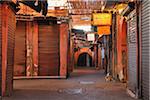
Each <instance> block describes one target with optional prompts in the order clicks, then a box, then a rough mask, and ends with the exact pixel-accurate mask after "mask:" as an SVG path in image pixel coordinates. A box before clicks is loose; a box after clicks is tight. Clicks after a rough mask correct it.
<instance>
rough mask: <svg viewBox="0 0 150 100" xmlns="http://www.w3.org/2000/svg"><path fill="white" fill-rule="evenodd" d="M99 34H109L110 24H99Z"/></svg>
mask: <svg viewBox="0 0 150 100" xmlns="http://www.w3.org/2000/svg"><path fill="white" fill-rule="evenodd" d="M97 30H98V34H99V35H109V34H110V33H111V32H110V26H98V28H97Z"/></svg>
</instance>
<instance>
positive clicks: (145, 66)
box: [141, 0, 150, 100]
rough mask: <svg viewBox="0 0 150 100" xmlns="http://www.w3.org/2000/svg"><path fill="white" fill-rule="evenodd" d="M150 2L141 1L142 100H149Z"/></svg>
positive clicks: (147, 0) (146, 0)
mask: <svg viewBox="0 0 150 100" xmlns="http://www.w3.org/2000/svg"><path fill="white" fill-rule="evenodd" d="M149 13H150V2H149V0H144V1H142V10H141V18H142V20H141V21H142V26H141V27H142V30H141V31H142V97H143V99H144V100H149V99H150V98H149V97H150V91H149V87H150V86H149V85H150V83H149V80H150V78H149V77H150V74H149V72H150V58H149V57H150V54H149V53H150V33H149V32H150V14H149Z"/></svg>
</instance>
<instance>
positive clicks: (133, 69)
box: [127, 10, 137, 93]
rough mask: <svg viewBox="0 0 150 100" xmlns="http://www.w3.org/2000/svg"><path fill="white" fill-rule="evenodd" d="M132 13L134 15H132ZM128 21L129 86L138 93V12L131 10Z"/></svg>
mask: <svg viewBox="0 0 150 100" xmlns="http://www.w3.org/2000/svg"><path fill="white" fill-rule="evenodd" d="M130 15H132V16H130ZM130 15H129V16H130V18H129V20H128V22H127V24H128V26H127V27H128V28H127V31H128V32H127V35H128V88H129V89H130V90H131V91H132V92H133V93H136V91H137V90H136V89H137V29H136V12H135V10H134V11H133V12H131V14H130Z"/></svg>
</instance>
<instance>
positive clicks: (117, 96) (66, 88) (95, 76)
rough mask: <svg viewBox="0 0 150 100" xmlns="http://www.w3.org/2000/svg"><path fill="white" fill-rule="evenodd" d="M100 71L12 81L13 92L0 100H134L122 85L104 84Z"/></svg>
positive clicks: (77, 71)
mask: <svg viewBox="0 0 150 100" xmlns="http://www.w3.org/2000/svg"><path fill="white" fill-rule="evenodd" d="M104 77H105V76H104V72H103V71H96V70H93V69H78V70H75V71H74V72H73V73H72V74H71V77H70V78H68V79H34V80H31V79H30V80H14V92H13V95H12V96H11V97H5V98H3V100H134V99H133V98H131V97H130V96H129V95H128V94H127V93H126V89H125V84H122V83H119V82H114V81H112V82H106V81H105V78H104Z"/></svg>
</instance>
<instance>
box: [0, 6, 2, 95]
mask: <svg viewBox="0 0 150 100" xmlns="http://www.w3.org/2000/svg"><path fill="white" fill-rule="evenodd" d="M1 19H2V9H1V4H0V96H1V90H2V89H1V88H2V86H1V85H2V84H1V83H2V20H1Z"/></svg>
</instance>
